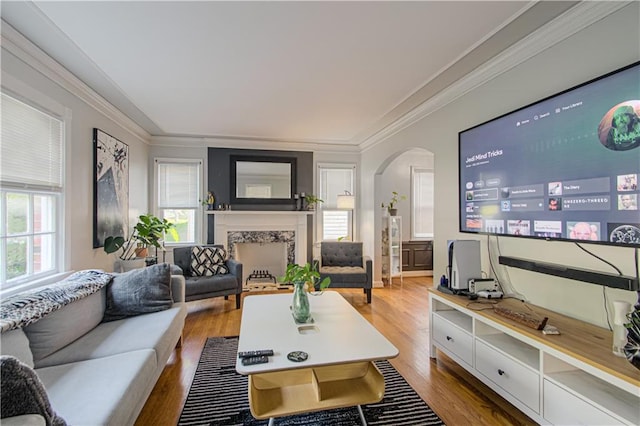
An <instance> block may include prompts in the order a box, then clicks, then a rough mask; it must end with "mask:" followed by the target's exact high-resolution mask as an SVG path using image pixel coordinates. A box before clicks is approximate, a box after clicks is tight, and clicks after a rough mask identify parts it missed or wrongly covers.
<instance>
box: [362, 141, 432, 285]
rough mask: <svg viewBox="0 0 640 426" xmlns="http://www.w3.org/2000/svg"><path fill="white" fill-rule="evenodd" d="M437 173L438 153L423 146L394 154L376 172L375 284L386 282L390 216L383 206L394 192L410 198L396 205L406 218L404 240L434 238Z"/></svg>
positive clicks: (403, 227) (403, 226)
mask: <svg viewBox="0 0 640 426" xmlns="http://www.w3.org/2000/svg"><path fill="white" fill-rule="evenodd" d="M433 172H434V154H433V153H432V152H431V151H428V150H426V149H424V148H419V147H414V148H409V149H406V150H403V151H398V152H396V153H394V154H393V155H390V156H389V157H388V158H387V159H385V160H384V161H383V162H382V163H381V164H380V166H379V167H378V169H377V170H376V174H375V179H374V194H375V204H374V205H375V206H376V208H375V214H374V221H375V235H376V239H375V245H374V246H375V260H376V261H375V262H374V282H375V283H377V284H378V285H380V283H381V282H382V263H383V262H382V234H383V229H384V228H383V222H384V221H386V219H385V216H386V215H387V212H386V210H385V209H384V208H382V203H384V204H385V205H387V204H388V202H389V200H390V198H391V196H392V192H393V191H395V192H397V193H398V194H399V195H400V196H404V197H406V198H405V199H403V200H400V201H399V202H398V203H397V205H396V207H397V208H398V213H397V214H398V215H399V216H401V217H402V240H404V241H409V240H416V239H433V233H434V230H433V192H434V188H433ZM424 177H426V178H424ZM429 177H430V178H429ZM421 178H422V179H421ZM428 200H430V201H428Z"/></svg>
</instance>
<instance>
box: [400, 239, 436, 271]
mask: <svg viewBox="0 0 640 426" xmlns="http://www.w3.org/2000/svg"><path fill="white" fill-rule="evenodd" d="M402 270H403V271H405V272H408V271H431V270H433V241H403V242H402Z"/></svg>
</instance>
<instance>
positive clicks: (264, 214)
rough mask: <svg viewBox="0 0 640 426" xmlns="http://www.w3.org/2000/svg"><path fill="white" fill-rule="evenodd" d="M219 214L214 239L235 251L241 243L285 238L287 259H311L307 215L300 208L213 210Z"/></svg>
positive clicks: (309, 213)
mask: <svg viewBox="0 0 640 426" xmlns="http://www.w3.org/2000/svg"><path fill="white" fill-rule="evenodd" d="M207 213H208V214H213V215H214V218H215V225H214V243H215V244H222V245H223V246H224V247H226V248H227V251H228V252H229V254H230V256H232V257H233V256H234V255H235V245H236V244H238V243H270V242H284V243H286V245H287V263H298V264H305V263H306V262H307V216H309V215H311V214H313V212H307V211H304V212H298V211H239V210H231V211H216V210H214V211H209V212H207Z"/></svg>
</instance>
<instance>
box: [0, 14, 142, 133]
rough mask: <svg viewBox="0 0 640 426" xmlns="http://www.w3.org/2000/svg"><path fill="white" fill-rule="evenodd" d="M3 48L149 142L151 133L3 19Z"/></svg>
mask: <svg viewBox="0 0 640 426" xmlns="http://www.w3.org/2000/svg"><path fill="white" fill-rule="evenodd" d="M1 24H2V49H5V50H6V51H7V52H9V53H11V54H12V55H14V56H16V57H17V58H18V59H20V60H21V61H23V62H24V63H25V64H27V65H29V66H30V67H31V68H33V69H34V70H36V71H38V72H39V73H40V74H42V75H44V76H45V77H46V78H48V79H49V80H51V81H53V82H54V83H56V84H58V85H59V86H60V87H62V88H63V89H65V90H67V91H68V92H69V93H71V94H73V95H74V96H77V97H78V98H79V99H80V100H82V101H83V102H85V103H86V104H87V105H89V106H90V107H92V108H94V109H95V110H97V111H98V112H100V113H101V114H104V115H105V116H106V117H107V118H109V119H111V120H113V121H114V122H115V123H116V124H118V125H119V126H120V127H122V128H123V129H124V130H126V131H128V132H129V133H131V134H132V135H134V136H135V137H137V138H138V139H139V140H140V141H141V142H143V143H145V144H147V145H148V144H149V139H150V138H151V135H150V134H149V133H148V132H147V131H146V130H144V129H143V128H142V127H140V126H139V125H138V124H137V123H135V122H134V121H133V120H131V119H130V118H129V117H127V116H126V115H125V114H123V113H122V112H121V111H120V110H119V109H117V108H116V107H114V106H113V105H112V104H111V103H109V102H108V101H107V100H106V99H104V98H103V97H102V96H100V95H99V94H98V93H96V92H95V91H94V90H93V89H91V88H90V87H89V86H87V85H86V84H85V83H84V82H82V81H81V80H80V79H78V78H77V77H76V76H75V75H73V74H72V73H71V72H70V71H69V70H67V69H66V68H65V67H63V66H62V65H60V64H59V63H58V62H56V61H55V60H54V59H53V58H51V57H50V56H49V55H47V54H46V53H45V52H44V51H42V50H41V49H40V48H39V47H37V46H36V45H35V44H33V43H32V42H31V41H29V40H28V39H27V38H26V37H24V36H23V35H22V34H20V32H18V31H17V30H16V29H15V28H13V27H12V26H11V25H10V24H9V23H7V22H6V21H4V20H2V22H1Z"/></svg>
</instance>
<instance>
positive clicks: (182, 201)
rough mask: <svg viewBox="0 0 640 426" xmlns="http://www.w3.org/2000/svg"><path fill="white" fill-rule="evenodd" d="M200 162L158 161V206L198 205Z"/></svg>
mask: <svg viewBox="0 0 640 426" xmlns="http://www.w3.org/2000/svg"><path fill="white" fill-rule="evenodd" d="M199 182H200V163H199V162H198V163H166V162H160V161H158V207H160V208H167V207H198V205H199V199H200V198H199V193H200V185H199Z"/></svg>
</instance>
